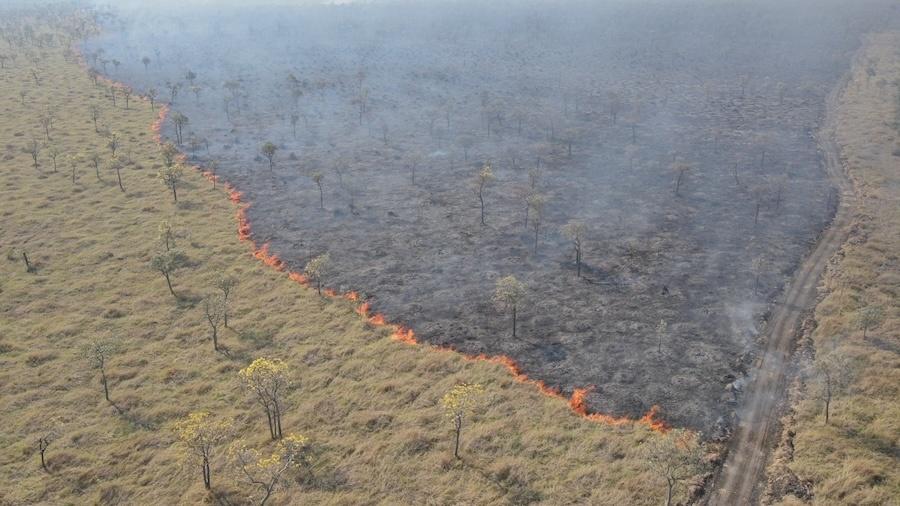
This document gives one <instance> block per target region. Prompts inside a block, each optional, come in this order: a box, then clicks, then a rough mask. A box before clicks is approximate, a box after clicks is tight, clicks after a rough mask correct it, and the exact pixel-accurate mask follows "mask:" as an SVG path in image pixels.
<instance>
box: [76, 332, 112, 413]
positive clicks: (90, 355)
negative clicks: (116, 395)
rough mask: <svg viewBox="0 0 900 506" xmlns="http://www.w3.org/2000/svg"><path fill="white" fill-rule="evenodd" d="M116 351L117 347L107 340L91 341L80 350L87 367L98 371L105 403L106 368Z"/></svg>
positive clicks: (107, 396)
mask: <svg viewBox="0 0 900 506" xmlns="http://www.w3.org/2000/svg"><path fill="white" fill-rule="evenodd" d="M117 351H118V346H117V345H116V344H115V343H114V342H112V341H110V340H108V339H93V340H91V342H90V343H88V344H87V345H86V346H85V347H84V348H82V350H81V356H82V357H83V358H84V359H85V360H86V361H87V363H88V367H90V368H91V369H96V370H98V371H100V384H101V385H103V397H104V398H106V402H109V403H112V401H111V400H110V399H109V380H108V378H107V377H106V368H107V366H108V365H109V360H110V358H111V357H112V356H113V355H114V354H115V353H116V352H117Z"/></svg>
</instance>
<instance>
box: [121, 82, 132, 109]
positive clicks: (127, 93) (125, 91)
mask: <svg viewBox="0 0 900 506" xmlns="http://www.w3.org/2000/svg"><path fill="white" fill-rule="evenodd" d="M133 94H134V90H132V89H131V87H130V86H123V87H122V98H124V99H125V110H128V108H129V106H130V104H131V95H133Z"/></svg>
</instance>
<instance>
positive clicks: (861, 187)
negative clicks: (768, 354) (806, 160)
mask: <svg viewBox="0 0 900 506" xmlns="http://www.w3.org/2000/svg"><path fill="white" fill-rule="evenodd" d="M834 135H835V139H836V141H837V143H838V145H839V148H840V156H841V162H842V164H843V166H844V170H845V171H846V173H847V174H848V175H849V177H850V178H851V180H852V182H853V185H854V189H855V191H854V193H855V195H854V196H853V202H852V206H853V207H852V213H853V228H852V231H851V236H850V239H849V240H848V242H847V243H846V244H845V245H844V246H843V248H842V249H841V250H840V251H839V252H838V253H837V254H836V255H835V257H834V258H833V259H832V262H831V264H830V265H829V269H828V272H827V274H826V277H825V280H824V284H823V286H822V299H821V302H820V303H819V304H818V306H817V307H816V310H815V322H816V328H815V330H814V331H813V332H812V334H811V341H812V343H811V344H812V348H813V350H814V353H815V355H817V356H820V357H821V356H823V355H827V354H836V355H840V356H843V357H846V358H848V359H849V360H848V362H849V368H848V369H849V370H850V371H851V375H850V378H851V382H850V384H849V386H848V387H847V388H846V390H843V391H841V392H838V393H836V395H835V400H834V401H833V402H832V406H831V420H830V423H829V424H828V425H825V423H824V417H823V400H822V395H821V390H822V389H821V378H820V377H819V376H820V375H818V374H817V373H816V371H815V369H814V368H810V370H808V371H805V372H804V373H803V376H802V378H801V380H802V385H801V393H800V394H799V396H798V399H797V400H796V403H795V405H794V406H793V410H792V412H791V414H790V415H789V416H788V417H787V418H786V419H785V421H786V427H785V434H784V436H783V440H784V441H783V444H782V447H781V448H780V449H779V451H778V452H777V454H776V457H775V460H774V463H773V464H772V465H771V466H770V475H771V476H770V482H771V483H774V484H775V485H776V486H775V487H774V490H772V491H770V492H772V497H770V500H773V501H774V502H775V503H777V504H783V505H795V504H807V503H812V504H822V505H825V504H829V505H830V504H847V505H887V504H900V34H898V33H883V34H877V35H873V36H871V37H870V38H869V39H868V40H867V41H866V44H865V46H864V49H863V50H862V54H861V55H860V56H859V57H858V58H857V60H856V62H855V64H854V66H853V70H852V75H851V77H850V80H849V82H848V83H847V86H846V88H845V90H844V91H843V93H842V94H841V96H840V98H839V104H838V107H837V122H836V129H835V132H834ZM873 307H874V308H878V309H879V310H880V313H881V316H882V317H881V318H880V322H878V324H877V325H874V326H873V327H872V328H870V329H868V331H867V332H866V337H865V338H863V331H862V330H861V329H860V325H859V316H860V314H861V312H862V311H864V310H865V308H873ZM807 365H808V364H807ZM787 488H791V489H793V490H797V489H800V490H801V493H798V494H791V493H789V492H788V491H787V490H786V489H787ZM797 496H805V497H804V499H803V500H801V499H800V498H798V497H797Z"/></svg>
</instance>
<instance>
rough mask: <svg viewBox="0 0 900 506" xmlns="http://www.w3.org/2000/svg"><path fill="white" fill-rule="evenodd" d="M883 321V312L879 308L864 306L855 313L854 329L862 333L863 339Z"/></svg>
mask: <svg viewBox="0 0 900 506" xmlns="http://www.w3.org/2000/svg"><path fill="white" fill-rule="evenodd" d="M883 319H884V311H883V310H882V309H881V307H879V306H866V307H864V308H862V309H860V310H859V311H858V312H857V313H856V327H857V328H858V329H859V330H862V331H863V339H865V338H866V337H867V334H868V332H869V329H870V328H872V327H877V326H878V325H879V324H880V323H881V321H882V320H883Z"/></svg>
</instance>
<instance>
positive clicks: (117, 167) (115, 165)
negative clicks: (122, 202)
mask: <svg viewBox="0 0 900 506" xmlns="http://www.w3.org/2000/svg"><path fill="white" fill-rule="evenodd" d="M124 164H125V161H124V160H123V159H122V157H118V156H117V157H114V158H112V159H111V160H110V161H109V166H110V168H111V169H113V170H114V171H116V182H117V183H118V184H119V190H122V192H125V185H124V184H122V166H123V165H124Z"/></svg>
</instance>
